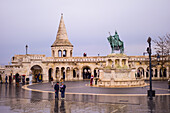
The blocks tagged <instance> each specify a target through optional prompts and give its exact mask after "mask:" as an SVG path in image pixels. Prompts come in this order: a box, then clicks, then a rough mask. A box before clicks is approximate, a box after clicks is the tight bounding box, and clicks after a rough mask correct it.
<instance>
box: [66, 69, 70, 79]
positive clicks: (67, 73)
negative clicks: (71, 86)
mask: <svg viewBox="0 0 170 113" xmlns="http://www.w3.org/2000/svg"><path fill="white" fill-rule="evenodd" d="M70 70H71V69H70V67H67V68H66V78H67V79H68V78H69V75H70Z"/></svg>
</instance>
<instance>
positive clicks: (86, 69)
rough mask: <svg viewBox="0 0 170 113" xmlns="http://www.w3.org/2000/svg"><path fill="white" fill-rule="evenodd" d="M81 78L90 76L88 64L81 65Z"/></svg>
mask: <svg viewBox="0 0 170 113" xmlns="http://www.w3.org/2000/svg"><path fill="white" fill-rule="evenodd" d="M82 70H83V79H90V77H91V68H90V67H89V66H83V68H82Z"/></svg>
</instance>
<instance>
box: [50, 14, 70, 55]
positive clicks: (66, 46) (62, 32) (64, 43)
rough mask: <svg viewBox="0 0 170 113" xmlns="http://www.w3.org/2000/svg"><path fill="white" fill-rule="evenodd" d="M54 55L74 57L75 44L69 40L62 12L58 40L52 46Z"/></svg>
mask: <svg viewBox="0 0 170 113" xmlns="http://www.w3.org/2000/svg"><path fill="white" fill-rule="evenodd" d="M51 51H52V57H72V54H73V45H72V44H71V43H70V41H69V40H68V36H67V32H66V28H65V24H64V20H63V14H61V19H60V25H59V28H58V32H57V36H56V40H55V42H54V43H53V45H52V46H51Z"/></svg>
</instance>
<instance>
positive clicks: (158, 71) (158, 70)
mask: <svg viewBox="0 0 170 113" xmlns="http://www.w3.org/2000/svg"><path fill="white" fill-rule="evenodd" d="M157 74H158V75H157V76H158V79H160V67H157Z"/></svg>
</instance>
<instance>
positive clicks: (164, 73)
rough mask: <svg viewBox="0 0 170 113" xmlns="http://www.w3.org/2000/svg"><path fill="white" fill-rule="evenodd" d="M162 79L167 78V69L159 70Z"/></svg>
mask: <svg viewBox="0 0 170 113" xmlns="http://www.w3.org/2000/svg"><path fill="white" fill-rule="evenodd" d="M159 74H160V77H167V69H166V68H165V67H162V68H160V69H159Z"/></svg>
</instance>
